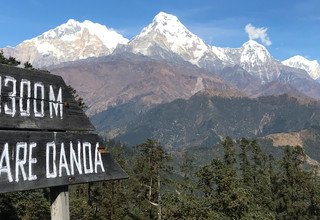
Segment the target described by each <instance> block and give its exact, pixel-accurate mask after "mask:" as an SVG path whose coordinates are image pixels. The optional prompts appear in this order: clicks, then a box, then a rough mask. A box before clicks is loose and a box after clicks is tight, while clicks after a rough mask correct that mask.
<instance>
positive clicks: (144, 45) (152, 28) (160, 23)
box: [129, 12, 209, 64]
mask: <svg viewBox="0 0 320 220" xmlns="http://www.w3.org/2000/svg"><path fill="white" fill-rule="evenodd" d="M129 44H130V45H131V46H132V48H133V52H134V53H142V54H144V55H155V54H159V51H155V49H154V48H155V47H157V48H158V49H159V48H161V50H164V51H167V52H173V53H174V54H177V55H179V56H180V57H182V58H183V59H184V60H187V61H189V62H191V63H194V64H196V63H197V61H198V60H199V59H200V58H201V57H202V55H203V54H204V53H205V52H206V51H208V49H209V46H208V45H206V44H205V43H204V42H203V40H201V39H200V38H199V37H198V36H196V35H194V34H193V33H191V32H190V31H189V30H188V29H187V28H186V27H185V26H184V25H183V24H182V23H181V22H180V21H179V19H178V18H177V17H176V16H174V15H171V14H167V13H164V12H160V13H159V14H157V15H156V16H155V17H154V19H153V21H152V23H151V24H149V25H148V26H147V27H145V28H144V29H143V30H142V31H141V33H140V34H139V35H138V36H136V37H135V38H134V39H133V40H132V41H131V42H130V43H129Z"/></svg>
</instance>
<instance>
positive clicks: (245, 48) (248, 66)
mask: <svg viewBox="0 0 320 220" xmlns="http://www.w3.org/2000/svg"><path fill="white" fill-rule="evenodd" d="M239 58H240V60H238V62H239V65H240V66H241V67H242V68H243V69H244V70H246V71H247V72H249V73H255V74H257V75H258V76H259V77H260V78H261V79H262V81H263V82H270V81H272V80H274V79H276V78H277V77H278V76H279V74H280V70H279V67H278V66H279V62H278V61H276V60H275V59H274V58H273V57H272V56H271V55H270V53H269V52H268V50H267V49H266V48H265V47H264V46H263V45H261V44H259V43H257V42H256V41H253V40H249V41H248V42H246V43H244V44H243V45H242V47H241V48H240V49H239Z"/></svg>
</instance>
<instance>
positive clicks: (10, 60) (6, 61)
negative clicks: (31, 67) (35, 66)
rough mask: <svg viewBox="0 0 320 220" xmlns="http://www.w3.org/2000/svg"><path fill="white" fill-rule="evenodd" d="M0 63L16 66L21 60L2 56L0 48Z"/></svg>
mask: <svg viewBox="0 0 320 220" xmlns="http://www.w3.org/2000/svg"><path fill="white" fill-rule="evenodd" d="M0 63H1V64H6V65H10V66H18V65H20V63H21V62H20V61H18V60H16V58H14V57H9V58H6V57H4V55H3V51H2V50H0Z"/></svg>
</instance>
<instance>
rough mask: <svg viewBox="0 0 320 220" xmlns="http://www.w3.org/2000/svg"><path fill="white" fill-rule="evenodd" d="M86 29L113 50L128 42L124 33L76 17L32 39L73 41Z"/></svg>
mask: <svg viewBox="0 0 320 220" xmlns="http://www.w3.org/2000/svg"><path fill="white" fill-rule="evenodd" d="M85 31H88V32H89V34H90V35H93V36H96V37H98V38H99V39H100V40H101V41H102V43H103V44H104V45H105V46H106V47H107V48H109V49H111V50H114V49H115V48H116V46H117V45H118V44H119V43H120V44H126V43H127V42H128V39H125V38H124V37H123V36H122V35H120V34H118V33H117V32H115V31H114V30H112V29H108V28H107V27H106V26H104V25H101V24H98V23H93V22H91V21H89V20H85V21H84V22H82V23H81V22H79V21H76V20H74V19H69V20H68V21H67V23H65V24H62V25H60V26H58V27H56V28H54V29H52V30H49V31H47V32H45V33H44V34H42V35H40V36H39V37H37V38H34V39H32V40H38V39H60V40H62V41H73V40H75V39H77V38H79V35H82V33H83V32H85Z"/></svg>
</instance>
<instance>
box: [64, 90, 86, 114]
mask: <svg viewBox="0 0 320 220" xmlns="http://www.w3.org/2000/svg"><path fill="white" fill-rule="evenodd" d="M68 89H69V91H70V93H71V94H72V95H73V97H74V98H75V100H76V101H77V103H78V105H79V107H80V108H81V109H82V110H84V111H85V110H87V109H88V106H87V105H86V103H84V101H83V98H82V97H81V96H80V95H79V94H78V93H77V90H75V89H74V88H73V87H72V86H71V85H68Z"/></svg>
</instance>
